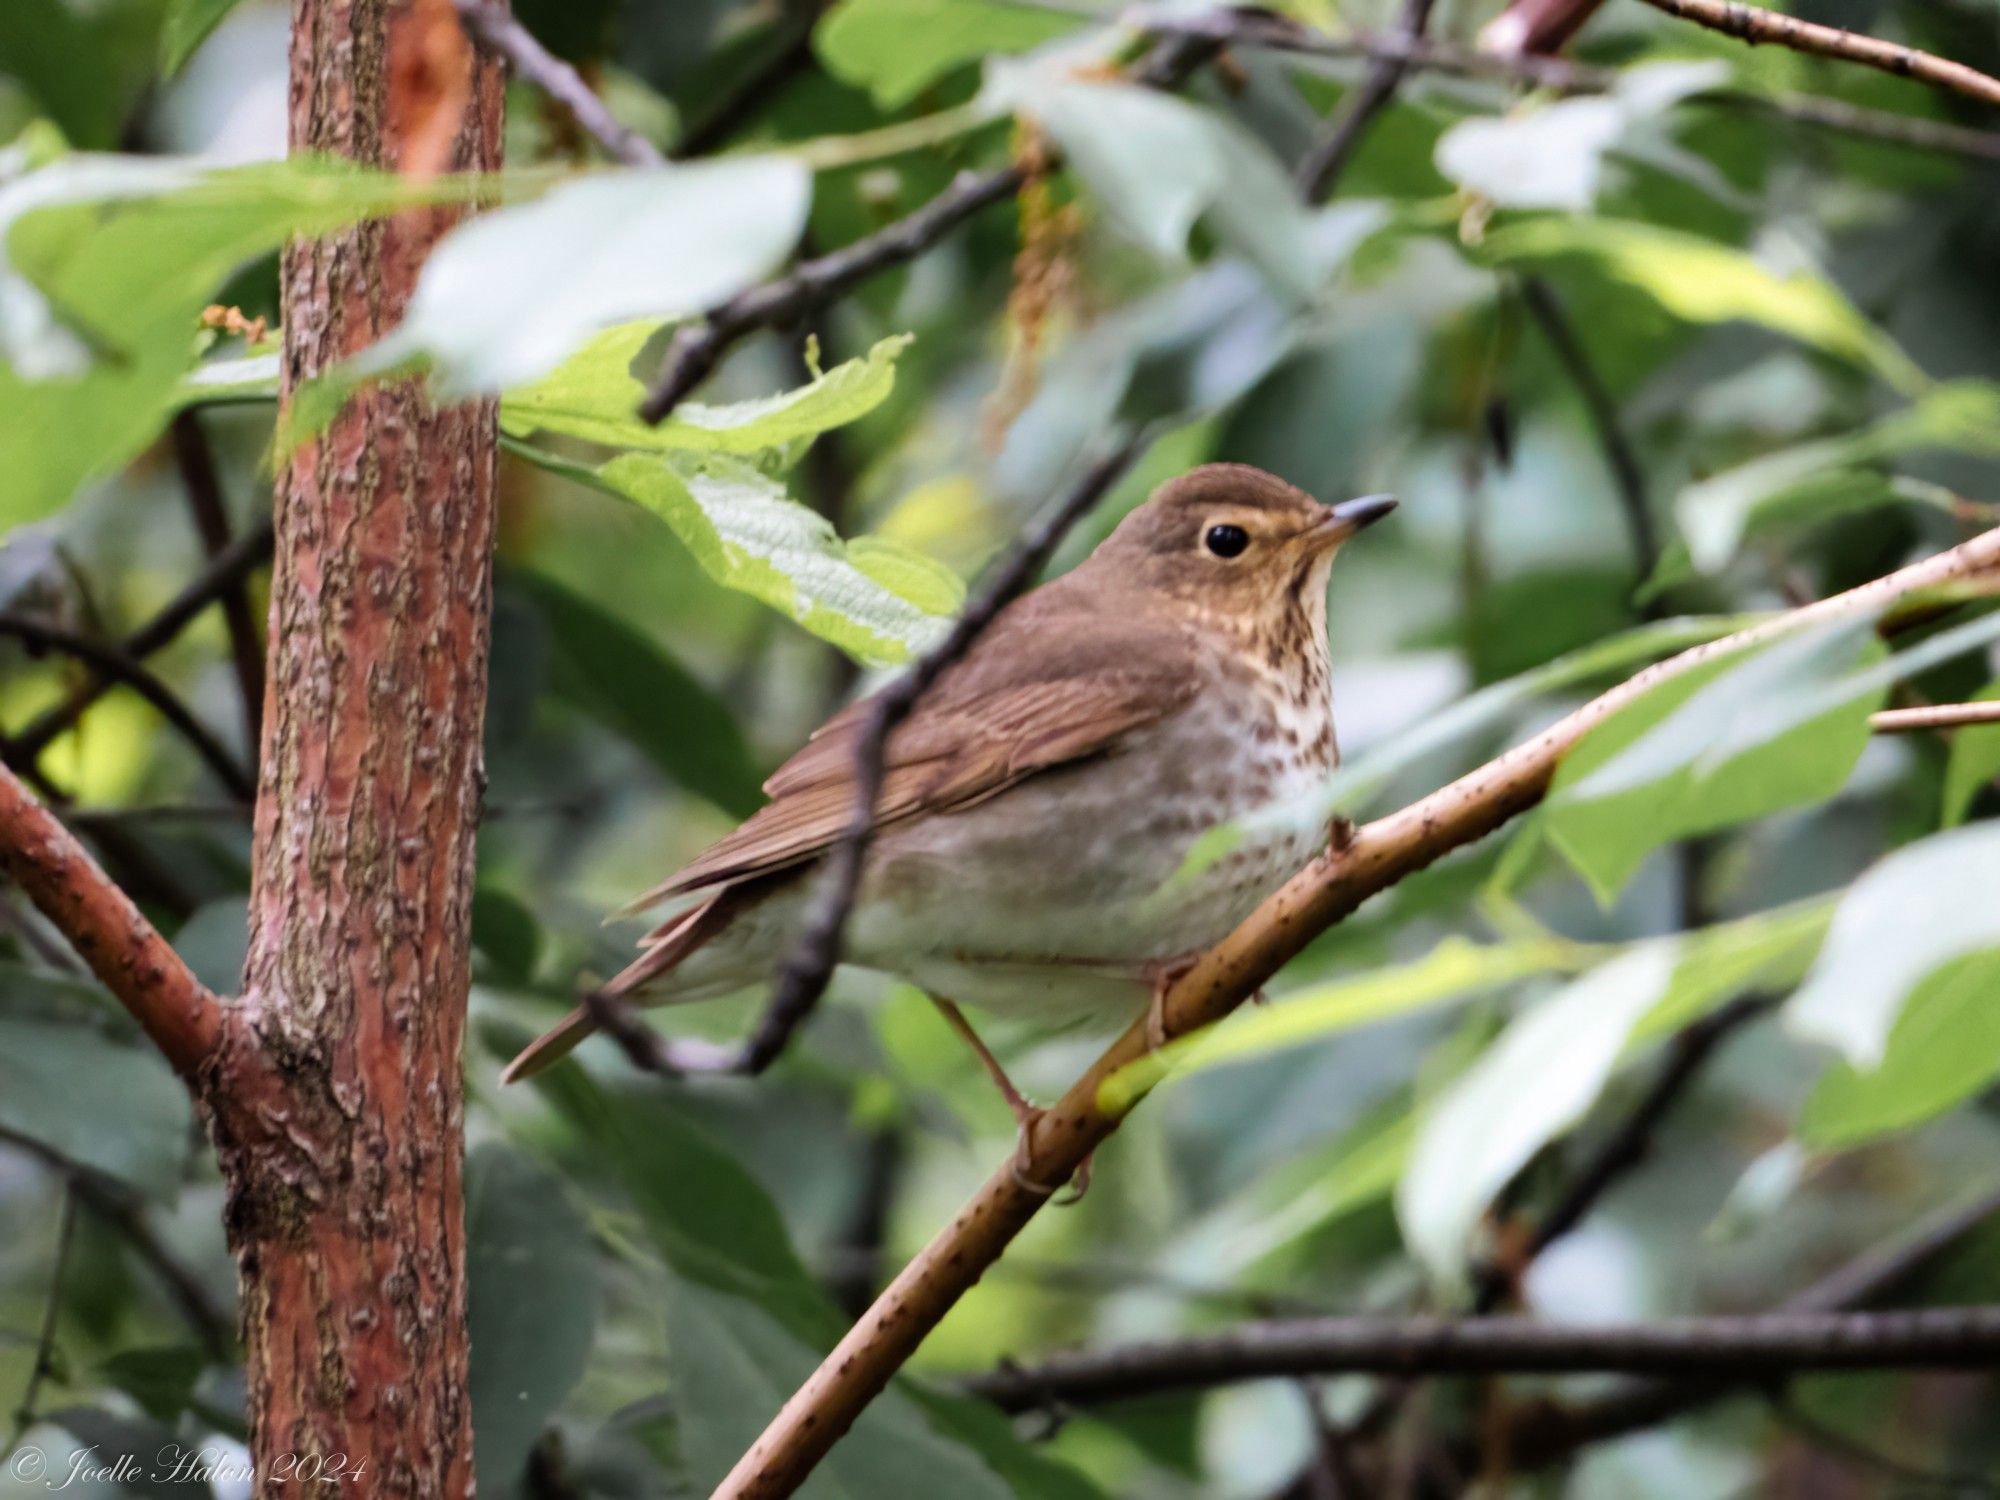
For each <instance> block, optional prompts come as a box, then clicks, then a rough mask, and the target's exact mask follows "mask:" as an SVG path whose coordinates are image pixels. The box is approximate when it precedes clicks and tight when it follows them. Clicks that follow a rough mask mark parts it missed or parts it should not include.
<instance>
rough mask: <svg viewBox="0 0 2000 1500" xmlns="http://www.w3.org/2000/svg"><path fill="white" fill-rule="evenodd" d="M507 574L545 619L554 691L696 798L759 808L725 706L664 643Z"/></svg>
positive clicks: (740, 809)
mask: <svg viewBox="0 0 2000 1500" xmlns="http://www.w3.org/2000/svg"><path fill="white" fill-rule="evenodd" d="M511 581H512V582H514V583H515V584H516V585H517V586H519V587H520V588H522V589H523V590H524V591H525V592H526V593H527V594H528V595H529V596H530V597H531V598H532V599H533V600H534V601H535V605H536V608H537V609H538V610H539V611H540V612H541V616H542V619H543V621H544V623H545V624H546V625H547V626H548V631H549V639H550V643H551V644H552V645H553V646H554V648H555V672H554V686H555V689H556V691H557V692H558V693H560V694H561V695H562V696H563V697H564V698H566V699H568V700H569V701H570V702H571V703H573V704H575V705H576V706H577V707H578V708H580V709H582V710H583V711H584V712H585V713H587V714H589V715H590V716H591V717H592V718H594V719H596V720H597V721H598V722H599V723H601V724H603V725H604V726H605V727H606V728H607V729H610V730H611V731H612V732H613V733H615V734H617V735H619V736H620V737H621V738H623V739H625V740H626V741H628V742H629V743H630V744H632V745H633V746H634V747H635V748H636V749H638V750H639V751H640V752H641V753H643V754H644V755H645V756H646V758H647V759H648V760H650V761H652V762H653V764H654V765H656V766H658V767H659V768H660V769H661V771H663V772H665V773H666V775H667V776H669V777H671V778H672V779H673V780H674V781H675V782H677V783H678V784H680V785H681V786H684V787H686V788H687V789H688V790H689V791H691V792H693V793H695V794H696V795H697V796H701V797H706V798H707V799H708V800H709V801H711V802H713V803H714V804H715V805H716V806H717V807H720V808H722V809H723V810H724V811H726V812H730V813H734V814H735V815H736V816H738V817H748V816H749V815H750V814H751V813H752V812H754V811H755V810H756V808H757V807H758V805H759V804H760V803H761V802H762V801H763V795H762V792H761V790H760V787H759V783H760V781H761V779H762V778H761V777H760V776H759V775H758V773H757V770H756V765H755V762H754V760H753V759H752V756H751V753H750V746H749V745H748V744H747V743H746V742H745V740H744V738H743V732H742V730H741V729H740V728H739V727H738V726H737V723H736V716H735V715H734V714H733V713H731V712H730V710H729V706H728V705H727V704H725V703H724V702H722V700H721V699H719V698H717V697H716V696H715V694H714V693H712V692H710V691H709V689H708V688H707V686H706V685H705V684H703V683H702V682H701V681H700V680H699V679H697V678H696V677H695V676H694V675H693V674H692V673H690V672H689V671H688V670H687V669H686V668H685V667H683V666H682V665H681V664H680V663H679V662H677V661H675V660H674V659H673V657H672V656H671V655H669V654H668V653H667V651H666V650H665V649H664V648H663V647H662V646H660V645H659V644H658V643H656V642H654V641H652V640H650V639H648V638H647V637H646V636H645V635H642V634H641V633H640V632H639V631H637V630H634V629H633V628H632V627H631V626H630V625H628V624H626V623H625V622H624V621H623V620H621V619H619V618H618V617H617V616H616V615H614V614H612V613H611V612H610V611H609V610H606V609H604V608H602V607H600V606H599V605H597V604H595V603H593V602H592V601H591V600H588V599H586V598H584V597H583V596H582V595H581V594H578V593H575V592H574V591H572V590H571V589H569V588H567V587H565V586H564V585H562V584H560V583H557V582H556V581H555V580H554V579H552V578H545V577H543V576H541V575H539V574H534V573H517V574H513V575H511ZM476 915H477V913H476V912H475V916H476Z"/></svg>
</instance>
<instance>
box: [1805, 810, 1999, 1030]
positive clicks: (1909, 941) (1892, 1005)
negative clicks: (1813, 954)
mask: <svg viewBox="0 0 2000 1500" xmlns="http://www.w3.org/2000/svg"><path fill="white" fill-rule="evenodd" d="M1995 890H2000V823H1975V824H1973V825H1971V826H1970V827H1966V828H1955V829H1952V830H1951V831H1949V832H1946V833H1938V834H1933V835H1932V836H1931V837H1929V838H1927V839H1922V840H1920V841H1918V842H1917V843H1914V844H1910V845H1907V846H1906V847H1904V848H1901V849H1898V850H1897V851H1896V852H1895V853H1893V854H1891V855H1889V856H1888V857H1887V858H1886V859H1884V860H1883V861H1882V862H1881V863H1879V864H1877V865H1876V866H1874V867H1873V868H1872V869H1870V870H1868V871H1867V872H1866V873H1865V874H1863V875H1862V877H1861V878H1860V879H1859V880H1857V881H1855V882H1854V884H1853V885H1852V886H1850V887H1849V888H1848V891H1847V894H1846V895H1845V896H1844V897H1842V898H1841V902H1840V909H1839V910H1838V911H1837V912H1836V913H1835V914H1834V918H1833V926H1832V928H1831V930H1830V931H1829V932H1828V934H1827V939H1826V946H1825V947H1824V948H1822V949H1821V950H1820V955H1819V961H1818V962H1817V963H1816V964H1814V965H1813V969H1812V972H1811V973H1810V974H1809V975H1807V976H1806V982H1805V984H1804V985H1802V986H1801V987H1800V989H1799V992H1798V993H1797V994H1796V995H1794V996H1793V997H1792V999H1791V1002H1790V1004H1789V1005H1787V1006H1786V1008H1785V1020H1786V1024H1787V1025H1789V1026H1790V1028H1791V1029H1792V1031H1794V1032H1795V1033H1796V1034H1798V1035H1799V1036H1802V1037H1806V1038H1809V1039H1811V1040H1813V1041H1819V1042H1825V1043H1827V1044H1828V1045H1829V1046H1832V1047H1835V1048H1837V1049H1838V1050H1839V1051H1840V1052H1841V1053H1842V1054H1843V1055H1844V1056H1845V1057H1846V1058H1847V1060H1848V1062H1849V1063H1851V1064H1853V1065H1854V1066H1855V1067H1856V1068H1862V1069H1878V1068H1880V1067H1882V1065H1883V1060H1884V1056H1885V1054H1886V1052H1887V1049H1888V1045H1889V1038H1890V1034H1891V1031H1892V1029H1893V1028H1894V1026H1895V1024H1896V1018H1897V1017H1898V1015H1899V1014H1900V1013H1901V1012H1902V1010H1903V1007H1904V1006H1905V1005H1906V1004H1907V1003H1908V1001H1909V998H1910V996H1911V995H1912V994H1913V993H1914V992H1915V991H1916V989H1917V988H1918V986H1919V985H1920V984H1922V983H1923V982H1924V981H1926V980H1928V979H1930V978H1931V977H1933V976H1934V975H1935V974H1936V973H1937V971H1938V970H1939V969H1941V968H1943V967H1944V966H1945V965H1946V964H1949V963H1952V962H1953V961H1955V960H1958V959H1962V958H1966V957H1968V956H1970V955H1972V954H1976V953H1983V952H1986V951H1988V950H1991V949H1994V948H2000V902H1996V901H1993V900H1989V899H1986V898H1987V897H1988V896H1990V894H1991V893H1992V892H1993V891H1995Z"/></svg>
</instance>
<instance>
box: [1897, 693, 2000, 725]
mask: <svg viewBox="0 0 2000 1500" xmlns="http://www.w3.org/2000/svg"><path fill="white" fill-rule="evenodd" d="M1981 724H2000V699H1992V700H1981V701H1980V702H1977V703H1927V704H1925V705H1923V706H1922V707H1921V708H1885V709H1883V710H1882V711H1881V712H1880V713H1874V714H1870V715H1869V716H1868V727H1869V728H1870V729H1872V730H1874V731H1875V733H1877V734H1909V733H1911V732H1912V731H1913V730H1918V729H1964V728H1968V727H1975V726H1978V725H1981Z"/></svg>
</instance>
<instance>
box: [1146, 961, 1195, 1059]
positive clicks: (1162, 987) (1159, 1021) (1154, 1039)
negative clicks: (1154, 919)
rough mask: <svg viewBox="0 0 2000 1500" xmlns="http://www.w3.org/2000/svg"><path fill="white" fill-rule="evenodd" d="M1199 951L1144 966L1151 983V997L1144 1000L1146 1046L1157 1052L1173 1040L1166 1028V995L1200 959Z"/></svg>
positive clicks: (1147, 978) (1148, 980)
mask: <svg viewBox="0 0 2000 1500" xmlns="http://www.w3.org/2000/svg"><path fill="white" fill-rule="evenodd" d="M1200 958H1201V955H1200V954H1199V953H1185V954H1182V955H1181V956H1180V957H1179V958H1165V959H1161V960H1160V961H1159V962H1158V963H1155V964H1150V965H1148V966H1147V968H1146V971H1145V973H1146V980H1147V982H1148V983H1149V984H1151V985H1152V988H1153V993H1152V997H1151V998H1150V999H1149V1000H1148V1001H1147V1002H1146V1047H1147V1049H1148V1050H1149V1051H1153V1052H1157V1051H1159V1050H1160V1048H1162V1047H1164V1046H1166V1045H1167V1043H1168V1042H1170V1041H1172V1040H1173V1037H1172V1035H1171V1034H1170V1033H1169V1032H1168V1030H1167V995H1168V994H1169V993H1170V992H1171V991H1172V989H1173V987H1174V985H1175V984H1176V983H1178V982H1179V980H1180V978H1181V976H1182V975H1183V974H1185V973H1187V971H1188V970H1190V969H1192V968H1193V967H1194V966H1195V964H1196V963H1197V962H1198V961H1199V960H1200Z"/></svg>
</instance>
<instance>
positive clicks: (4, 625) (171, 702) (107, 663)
mask: <svg viewBox="0 0 2000 1500" xmlns="http://www.w3.org/2000/svg"><path fill="white" fill-rule="evenodd" d="M0 636H12V637H13V638H14V639H16V640H18V641H20V642H21V643H22V644H23V645H24V646H26V647H27V648H28V649H29V650H31V651H37V652H41V651H60V652H62V653H63V654H64V655H65V656H73V657H75V658H76V659H77V660H78V661H80V662H83V663H85V664H86V665H88V666H90V667H92V668H94V669H95V670H96V671H97V673H98V675H99V676H101V677H104V678H105V679H107V680H108V681H111V682H117V683H122V684H124V685H125V686H126V687H129V688H131V689H132V691H134V692H135V693H137V694H138V695H139V696H140V697H141V698H144V699H145V700H146V701H147V702H148V703H150V704H152V705H153V707H154V708H156V709H158V710H159V713H160V717H161V718H163V719H165V720H166V721H167V723H169V724H170V725H172V726H173V727H174V729H175V730H176V731H178V732H179V734H180V736H181V738H182V739H184V740H186V741H187V742H188V744H189V745H191V746H193V747H194V751H195V753H196V754H197V755H199V756H200V757H201V758H202V759H203V760H204V761H206V762H207V763H208V766H209V769H211V770H212V771H214V772H215V774H216V776H217V777H219V778H220V779H221V781H222V784H223V785H224V786H226V787H228V788H229V790H230V791H231V792H233V793H234V794H235V795H236V796H238V797H243V798H246V799H247V798H250V797H254V796H255V795H256V794H257V778H256V776H255V775H254V774H252V773H251V772H250V771H248V770H245V769H244V767H243V765H242V763H241V762H240V761H238V760H237V759H236V757H235V756H234V755H232V754H231V753H230V751H229V748H228V747H227V746H226V745H224V744H223V743H222V741H220V740H218V739H217V738H216V737H215V735H214V733H213V732H212V731H211V730H210V729H209V727H208V726H207V725H206V724H204V723H202V722H201V720H199V719H197V718H196V717H195V716H194V713H193V712H192V710H190V709H189V708H188V706H187V705H186V704H185V703H183V702H181V700H180V698H179V696H178V695H176V694H175V692H174V690H173V689H172V688H170V687H168V686H167V685H166V683H164V682H162V681H161V680H160V679H159V678H158V677H157V676H156V675H155V674H154V673H153V672H151V671H149V670H148V669H147V668H146V667H145V666H144V665H143V664H142V663H141V662H140V661H139V660H138V659H137V658H136V657H134V656H132V655H130V654H129V653H127V652H126V651H124V650H122V649H121V648H119V647H117V646H113V645H111V644H109V643H107V642H105V641H99V640H94V639H92V638H91V637H90V636H87V635H80V634H78V633H77V632H76V631H74V630H65V629H64V628H63V627H62V626H60V625H51V624H49V623H48V622H47V621H45V620H37V619H34V618H33V617H31V616H28V615H19V614H13V613H11V612H0ZM18 744H19V742H18V741H16V745H17V747H18Z"/></svg>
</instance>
